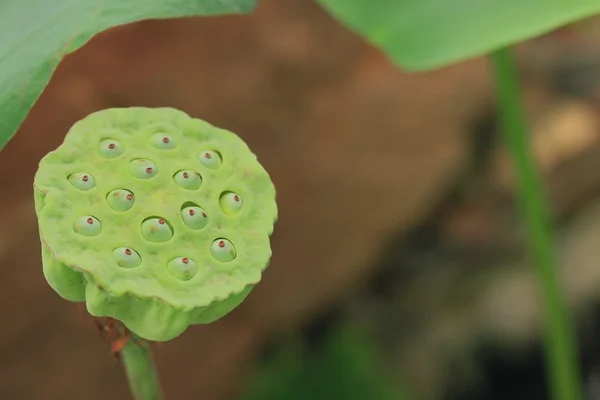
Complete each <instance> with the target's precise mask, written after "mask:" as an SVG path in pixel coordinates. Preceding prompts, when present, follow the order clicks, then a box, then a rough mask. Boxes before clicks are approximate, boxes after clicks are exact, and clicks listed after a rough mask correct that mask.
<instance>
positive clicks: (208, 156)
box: [198, 150, 223, 169]
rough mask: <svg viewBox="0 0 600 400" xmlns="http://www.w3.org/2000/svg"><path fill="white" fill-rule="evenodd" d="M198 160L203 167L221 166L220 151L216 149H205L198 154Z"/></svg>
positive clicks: (214, 167) (213, 167)
mask: <svg viewBox="0 0 600 400" xmlns="http://www.w3.org/2000/svg"><path fill="white" fill-rule="evenodd" d="M198 160H200V162H201V163H202V165H204V166H205V167H208V168H211V169H216V168H219V167H220V166H221V164H222V163H223V157H221V153H219V152H218V151H216V150H205V151H203V152H201V153H200V154H198Z"/></svg>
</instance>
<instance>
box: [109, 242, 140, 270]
mask: <svg viewBox="0 0 600 400" xmlns="http://www.w3.org/2000/svg"><path fill="white" fill-rule="evenodd" d="M113 258H114V259H115V262H116V263H117V265H118V266H119V267H122V268H134V267H137V266H138V265H140V264H141V263H142V257H140V254H139V253H138V252H137V251H135V250H133V249H132V248H131V247H118V248H116V249H114V250H113Z"/></svg>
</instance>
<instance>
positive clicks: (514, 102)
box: [491, 48, 583, 400]
mask: <svg viewBox="0 0 600 400" xmlns="http://www.w3.org/2000/svg"><path fill="white" fill-rule="evenodd" d="M491 64H492V69H493V73H494V76H495V81H496V86H497V96H498V103H499V112H500V117H501V122H502V130H503V134H504V141H505V145H506V146H507V149H508V151H509V153H510V155H511V157H512V161H513V165H514V171H515V178H516V184H517V197H518V200H519V202H520V206H521V211H522V214H523V218H524V221H525V225H526V228H527V230H528V238H529V248H530V253H531V258H532V263H533V264H534V267H535V269H536V271H537V275H538V282H539V289H540V295H541V299H542V305H543V308H544V321H545V326H544V328H545V329H544V340H545V356H546V365H547V376H548V381H549V382H548V385H549V390H550V391H551V397H552V398H553V399H555V400H579V399H582V398H583V396H582V389H581V383H580V381H579V379H580V375H579V364H578V357H577V350H576V348H577V346H576V336H575V332H574V326H573V323H572V320H571V316H570V312H569V308H568V306H567V302H566V296H565V295H564V292H563V290H562V288H561V284H560V282H561V280H560V274H559V266H558V261H557V257H556V255H555V249H556V248H555V245H554V238H553V229H552V225H551V219H550V213H549V207H548V204H547V198H546V196H545V190H544V187H543V184H542V180H541V178H540V176H539V173H538V171H537V167H536V164H535V160H534V158H533V153H532V147H531V142H530V139H531V137H530V135H529V134H528V129H527V123H526V119H525V112H524V109H523V106H522V103H521V99H520V93H519V79H518V73H517V68H516V65H515V63H514V60H513V58H512V54H511V49H510V48H503V49H500V50H497V51H495V52H494V53H492V54H491Z"/></svg>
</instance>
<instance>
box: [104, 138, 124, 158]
mask: <svg viewBox="0 0 600 400" xmlns="http://www.w3.org/2000/svg"><path fill="white" fill-rule="evenodd" d="M124 151H125V148H124V147H123V145H122V144H120V143H119V142H117V141H115V140H112V139H104V140H102V141H101V142H100V149H99V150H98V153H99V154H100V157H104V158H115V157H118V156H120V155H121V154H123V152H124Z"/></svg>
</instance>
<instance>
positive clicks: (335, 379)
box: [240, 326, 412, 400]
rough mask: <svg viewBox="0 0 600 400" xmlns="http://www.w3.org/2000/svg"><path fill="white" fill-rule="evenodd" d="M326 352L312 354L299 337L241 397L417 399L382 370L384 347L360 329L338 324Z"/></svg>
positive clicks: (275, 399) (244, 399)
mask: <svg viewBox="0 0 600 400" xmlns="http://www.w3.org/2000/svg"><path fill="white" fill-rule="evenodd" d="M321 350H322V351H321V352H319V353H317V354H314V353H308V352H307V349H306V347H305V346H304V345H303V344H302V342H300V341H298V340H289V341H287V342H284V343H283V344H282V347H281V348H280V349H279V353H278V354H276V356H275V357H274V358H273V359H271V360H270V362H268V363H267V364H265V365H264V366H263V367H262V368H261V369H260V370H259V372H258V373H257V374H256V376H255V378H254V381H253V382H252V385H251V388H250V390H249V392H248V393H246V394H245V395H244V396H242V397H241V399H240V400H282V399H285V400H307V399H311V400H331V399H344V400H366V399H369V400H407V399H412V396H411V395H409V392H408V390H407V389H406V388H405V387H404V386H402V385H401V384H400V383H398V382H393V381H392V379H391V376H388V375H387V374H386V373H385V370H382V368H381V367H382V366H381V365H379V363H378V362H377V357H378V351H379V349H378V348H377V347H376V345H375V344H374V343H372V342H370V341H369V340H367V338H366V337H365V336H364V335H362V334H360V333H359V332H358V330H356V329H353V328H350V327H348V326H345V327H340V328H338V329H337V330H336V331H334V332H333V333H332V334H331V335H330V337H329V338H328V340H327V343H325V346H324V348H322V349H321Z"/></svg>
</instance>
